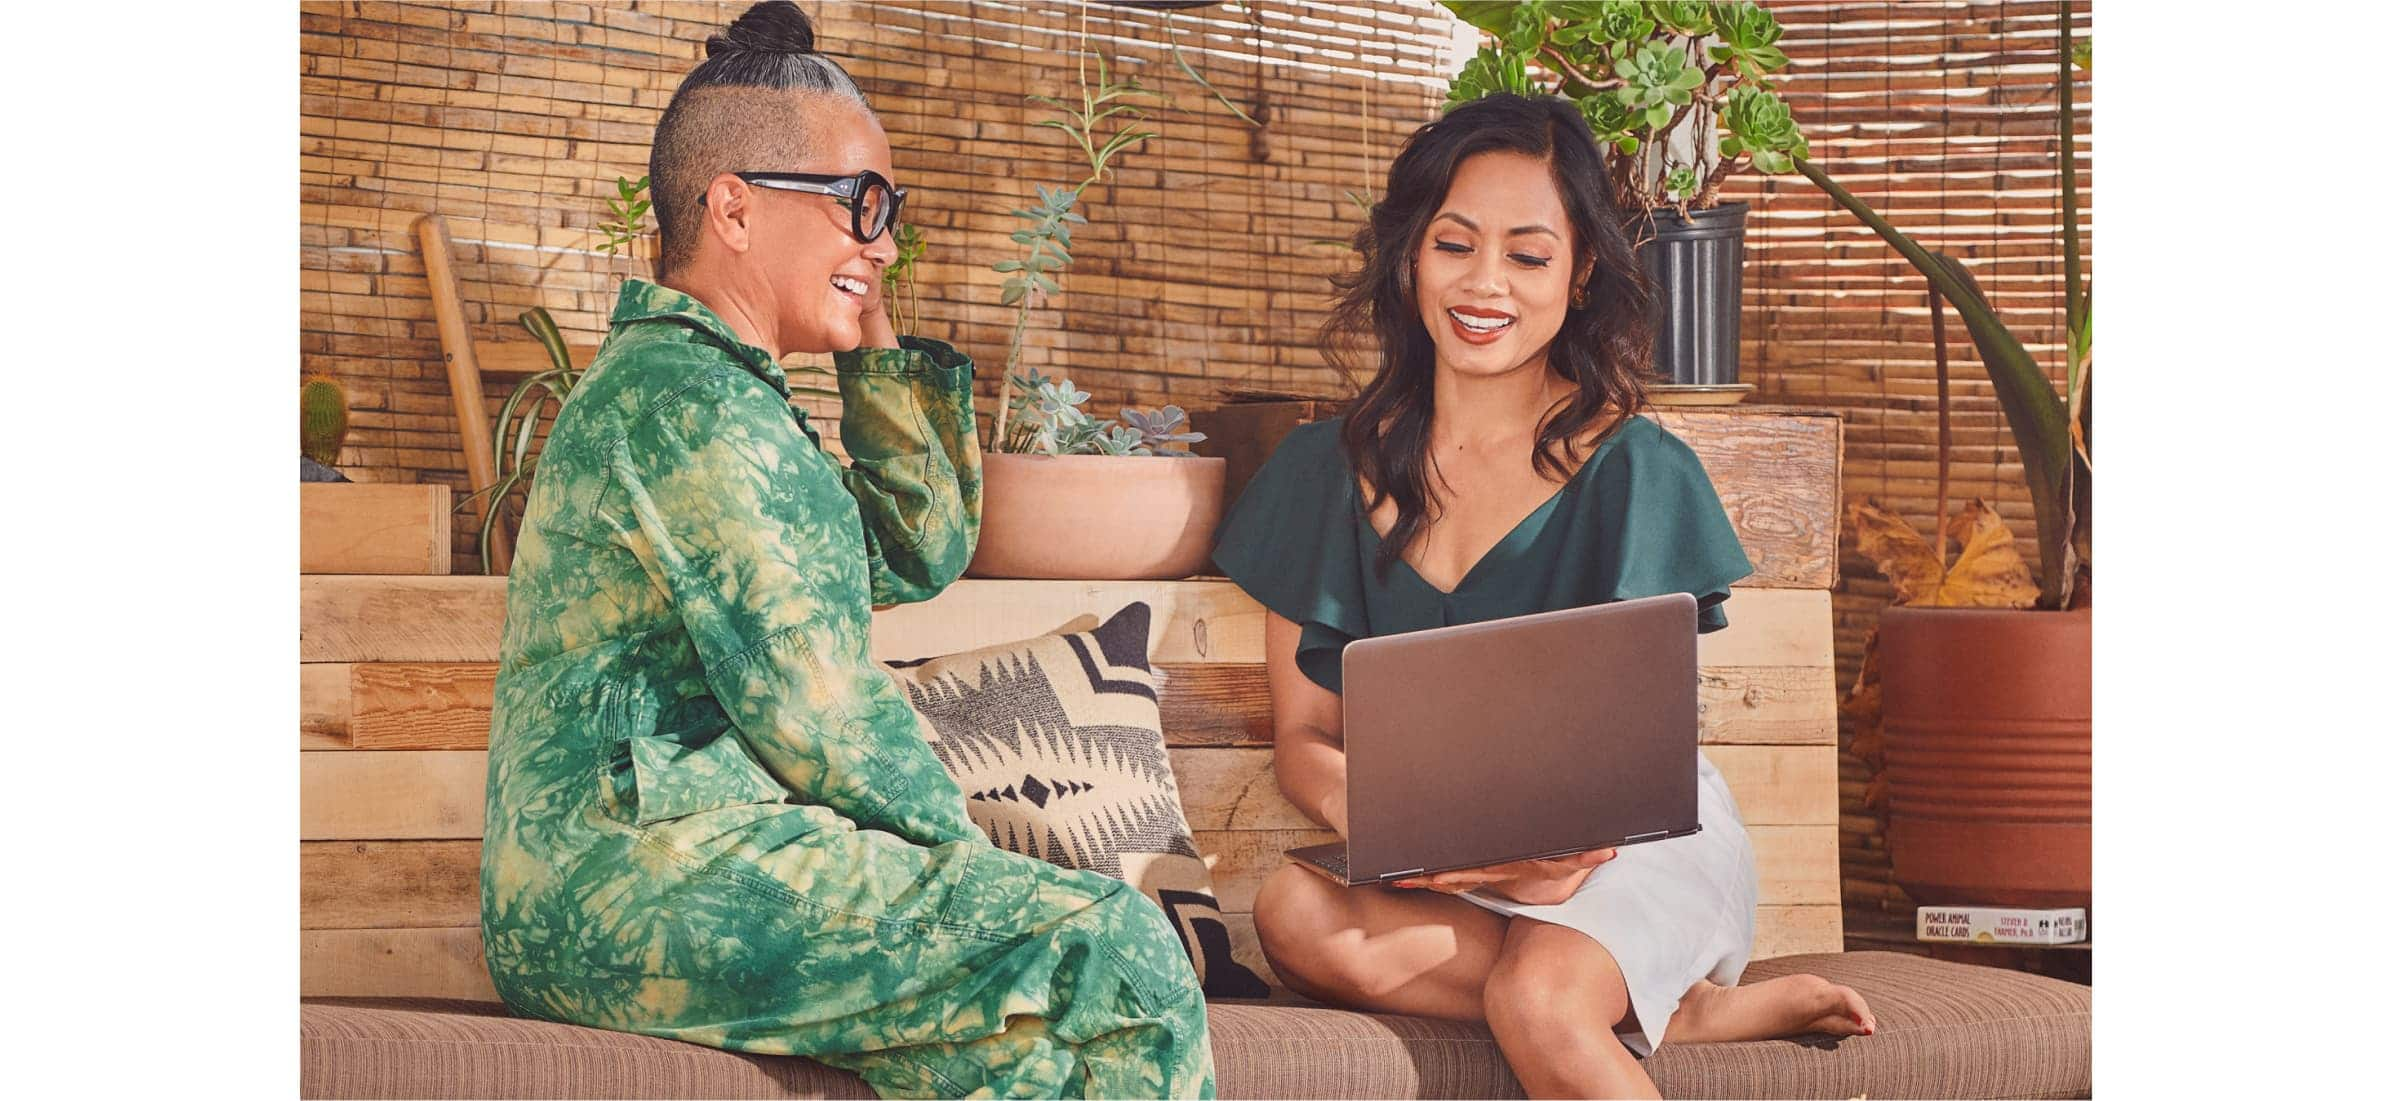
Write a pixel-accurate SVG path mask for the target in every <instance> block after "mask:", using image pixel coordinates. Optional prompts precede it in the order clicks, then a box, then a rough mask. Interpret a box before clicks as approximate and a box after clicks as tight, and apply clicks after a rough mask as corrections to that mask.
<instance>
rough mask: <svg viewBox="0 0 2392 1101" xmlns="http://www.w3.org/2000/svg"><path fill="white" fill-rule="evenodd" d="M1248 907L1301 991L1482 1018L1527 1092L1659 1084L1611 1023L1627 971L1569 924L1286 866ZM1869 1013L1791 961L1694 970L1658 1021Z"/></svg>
mask: <svg viewBox="0 0 2392 1101" xmlns="http://www.w3.org/2000/svg"><path fill="white" fill-rule="evenodd" d="M1254 910H1255V925H1256V931H1257V932H1258V933H1259V934H1260V935H1261V940H1262V947H1263V952H1264V954H1265V955H1266V956H1267V957H1269V959H1270V961H1271V966H1272V968H1273V969H1274V970H1275V971H1277V972H1278V974H1279V977H1280V979H1281V981H1283V982H1285V983H1287V985H1288V986H1289V987H1291V988H1293V989H1294V990H1296V991H1297V992H1299V993H1302V994H1304V995H1306V996H1308V997H1312V998H1315V999H1318V1000H1320V1001H1324V1002H1331V1003H1335V1004H1340V1005H1346V1006H1352V1007H1354V1008H1358V1009H1365V1010H1371V1011H1375V1012H1381V1013H1404V1014H1411V1015H1414V1016H1424V1017H1442V1018H1446V1019H1449V1020H1464V1021H1472V1020H1483V1021H1486V1022H1487V1025H1488V1028H1489V1029H1490V1030H1491V1031H1493V1032H1494V1033H1495V1040H1496V1043H1497V1044H1498V1045H1499V1046H1500V1047H1501V1048H1502V1049H1503V1052H1504V1058H1505V1060H1506V1061H1507V1062H1509V1063H1510V1064H1511V1066H1512V1071H1513V1073H1514V1074H1516V1075H1517V1076H1518V1077H1519V1079H1520V1083H1521V1085H1522V1086H1524V1087H1526V1088H1527V1090H1528V1092H1529V1094H1530V1096H1534V1097H1656V1096H1659V1094H1658V1093H1657V1092H1655V1090H1654V1087H1653V1082H1652V1079H1651V1078H1650V1077H1649V1076H1647V1075H1646V1074H1645V1072H1644V1069H1643V1067H1642V1066H1641V1065H1639V1064H1638V1062H1637V1060H1636V1058H1635V1056H1634V1055H1633V1054H1631V1053H1630V1052H1629V1051H1628V1049H1627V1047H1626V1046H1625V1045H1624V1044H1622V1043H1621V1042H1620V1040H1619V1038H1618V1036H1617V1035H1615V1033H1614V1031H1613V1030H1614V1029H1615V1028H1617V1027H1619V1026H1621V1025H1623V1024H1628V1025H1630V1026H1631V1027H1633V1024H1632V1021H1633V1018H1632V1014H1633V1007H1631V1006H1630V1004H1629V1001H1628V988H1627V981H1626V980H1625V979H1624V978H1622V977H1621V974H1620V969H1619V965H1618V963H1617V961H1615V960H1614V959H1613V958H1612V956H1611V953H1610V952H1609V951H1608V950H1606V949H1605V948H1604V947H1603V946H1602V945H1601V944H1598V943H1596V942H1595V941H1594V940H1592V939H1590V938H1588V937H1587V936H1585V935H1584V934H1581V933H1579V932H1577V931H1576V930H1573V929H1569V928H1565V927H1563V926H1558V925H1551V924H1548V923H1545V922H1540V921H1534V920H1530V919H1525V918H1510V917H1506V916H1504V915H1502V914H1498V913H1495V912H1494V911H1491V910H1487V909H1483V908H1481V907H1478V906H1474V905H1472V904H1470V903H1468V902H1465V901H1463V900H1461V899H1459V898H1453V897H1449V896H1446V895H1441V894H1436V893H1432V892H1427V891H1403V890H1395V889H1392V888H1377V887H1357V888H1346V887H1341V886H1338V885H1336V884H1334V883H1330V882H1329V881H1327V880H1325V879H1322V878H1321V877H1319V876H1317V875H1314V874H1313V873H1311V872H1307V871H1304V870H1302V869H1300V868H1296V867H1293V866H1289V867H1284V868H1281V869H1279V870H1278V871H1277V872H1275V873H1273V874H1272V876H1271V878H1270V879H1268V880H1267V881H1265V882H1264V884H1263V888H1262V892H1261V894H1260V895H1259V896H1258V897H1257V898H1256V900H1255V904H1254ZM1874 1027H1875V1020H1874V1018H1872V1017H1870V1016H1869V1014H1868V1008H1867V1006H1865V1005H1864V1004H1862V1002H1861V999H1860V996H1859V995H1858V994H1855V993H1853V991H1852V990H1851V989H1850V988H1848V987H1842V986H1837V985H1835V984H1833V983H1829V982H1827V981H1826V980H1825V979H1821V978H1819V977H1817V976H1815V975H1790V976H1786V977H1785V978H1780V979H1771V980H1768V981H1765V982H1759V983H1753V984H1750V985H1749V986H1738V987H1732V988H1730V987H1720V986H1717V985H1714V984H1712V983H1709V982H1698V983H1697V984H1695V986H1694V988H1693V989H1690V990H1689V991H1687V993H1686V995H1685V998H1684V999H1683V1000H1682V1001H1681V1002H1680V1004H1679V1008H1678V1011H1677V1012H1676V1014H1675V1015H1673V1016H1672V1017H1671V1018H1670V1020H1669V1023H1668V1027H1667V1028H1666V1030H1665V1035H1666V1037H1667V1038H1668V1039H1669V1040H1670V1041H1672V1042H1680V1043H1686V1042H1719V1041H1730V1040H1757V1039H1767V1038H1772V1037H1777V1036H1791V1035H1799V1034H1802V1033H1805V1032H1825V1033H1829V1034H1831V1035H1840V1036H1849V1035H1853V1034H1856V1033H1865V1032H1868V1031H1871V1030H1873V1029H1874Z"/></svg>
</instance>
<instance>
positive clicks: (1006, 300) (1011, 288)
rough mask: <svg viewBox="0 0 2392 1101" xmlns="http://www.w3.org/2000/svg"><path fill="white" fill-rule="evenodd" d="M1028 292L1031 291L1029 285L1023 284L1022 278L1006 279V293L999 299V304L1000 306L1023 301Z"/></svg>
mask: <svg viewBox="0 0 2392 1101" xmlns="http://www.w3.org/2000/svg"><path fill="white" fill-rule="evenodd" d="M1028 293H1030V289H1029V287H1027V286H1025V285H1023V284H1022V282H1021V281H1020V280H1016V279H1008V280H1006V281H1005V293H1004V294H1003V295H1002V296H1000V297H999V298H998V299H997V304H998V305H1000V306H1010V305H1013V304H1014V303H1016V302H1019V301H1021V300H1022V296H1023V295H1025V294H1028Z"/></svg>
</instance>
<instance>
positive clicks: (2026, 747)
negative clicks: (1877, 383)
mask: <svg viewBox="0 0 2392 1101" xmlns="http://www.w3.org/2000/svg"><path fill="white" fill-rule="evenodd" d="M1877 658H1878V662H1879V668H1880V669H1881V670H1882V675H1883V677H1884V684H1885V767H1886V774H1887V785H1886V786H1887V800H1888V804H1889V806H1888V810H1889V812H1890V814H1889V817H1890V822H1889V825H1888V836H1887V839H1886V848H1887V850H1888V855H1889V856H1891V857H1892V858H1893V864H1894V881H1895V882H1897V883H1899V884H1901V885H1902V889H1903V890H1904V891H1906V892H1908V893H1909V894H1910V896H1911V897H1912V898H1913V899H1916V900H1917V901H1918V902H1919V903H1920V904H1922V905H1931V906H1932V905H1972V904H1975V905H1994V906H2086V905H2090V903H2091V901H2092V897H2093V613H2092V612H2090V611H2083V612H2034V611H2003V610H1999V609H1990V608H1888V609H1886V610H1885V616H1884V618H1883V619H1882V620H1880V621H1879V624H1878V634H1877Z"/></svg>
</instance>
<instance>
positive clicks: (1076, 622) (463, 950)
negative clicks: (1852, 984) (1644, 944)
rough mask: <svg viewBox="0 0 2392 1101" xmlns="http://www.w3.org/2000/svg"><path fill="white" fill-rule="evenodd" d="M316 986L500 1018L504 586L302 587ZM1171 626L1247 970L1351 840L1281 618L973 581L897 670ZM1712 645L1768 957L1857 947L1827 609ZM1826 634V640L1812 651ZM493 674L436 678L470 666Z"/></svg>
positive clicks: (381, 580) (1213, 596) (1176, 588)
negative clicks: (1287, 771) (1312, 850)
mask: <svg viewBox="0 0 2392 1101" xmlns="http://www.w3.org/2000/svg"><path fill="white" fill-rule="evenodd" d="M301 589H302V619H301V632H302V637H303V643H302V649H303V651H304V652H305V653H306V654H307V655H308V656H309V657H310V658H323V659H332V660H323V661H315V662H311V663H310V664H308V665H305V666H303V674H302V676H301V689H300V690H301V697H302V704H301V714H302V719H301V729H300V739H299V740H300V748H301V749H302V750H303V751H305V752H303V754H302V756H301V760H300V777H301V780H300V784H301V787H300V792H301V794H300V839H301V866H302V869H303V873H302V881H303V890H302V903H301V908H300V918H301V921H300V924H301V927H302V930H303V935H304V943H305V949H304V951H303V953H302V962H301V981H302V986H303V989H304V990H305V991H306V992H307V993H308V994H311V995H347V996H358V995H376V994H399V993H402V992H403V993H406V994H410V995H418V996H426V997H451V998H486V997H489V996H491V995H490V990H489V985H488V979H487V978H486V977H484V976H483V975H482V974H481V973H480V964H479V933H478V931H477V929H476V923H477V922H478V920H479V913H478V910H477V909H476V904H475V898H476V896H475V893H474V891H475V884H476V882H477V875H478V869H479V859H478V858H479V844H478V839H479V838H480V837H481V832H482V813H483V793H482V783H483V773H484V760H485V756H484V753H483V752H482V751H483V750H484V749H485V748H486V747H487V745H488V739H489V716H490V706H491V691H492V684H493V678H494V677H495V675H496V666H495V664H493V662H492V660H491V659H494V658H495V657H496V656H497V653H496V646H497V637H498V630H497V628H498V625H499V624H500V623H501V622H503V619H504V595H505V586H504V582H503V580H502V579H497V578H480V577H439V578H395V577H369V576H349V577H325V576H319V577H309V578H303V579H302V582H301ZM1133 600H1143V601H1145V602H1147V603H1148V604H1149V605H1150V606H1151V607H1153V608H1154V610H1155V612H1156V614H1155V616H1154V626H1153V627H1152V629H1151V630H1152V635H1151V636H1150V639H1149V646H1150V650H1151V652H1152V653H1154V654H1155V655H1156V656H1157V657H1158V658H1159V659H1161V660H1160V661H1159V662H1158V665H1159V666H1160V668H1161V669H1162V670H1163V674H1164V675H1163V677H1162V683H1161V692H1160V697H1161V698H1160V701H1159V702H1160V703H1161V705H1162V708H1163V711H1164V714H1165V721H1164V731H1165V736H1166V740H1167V741H1168V742H1169V743H1170V744H1171V746H1172V751H1171V752H1172V765H1173V770H1174V772H1175V773H1176V774H1177V775H1178V777H1179V782H1180V788H1181V801H1182V803H1183V805H1184V807H1185V809H1186V811H1187V814H1188V818H1189V823H1190V825H1191V826H1192V827H1193V828H1194V829H1195V831H1196V844H1197V848H1198V850H1199V851H1200V852H1202V853H1204V854H1205V855H1206V857H1207V858H1208V860H1209V861H1210V862H1211V863H1212V864H1213V874H1214V880H1215V885H1216V887H1217V889H1218V891H1219V895H1220V899H1221V904H1222V910H1223V912H1224V914H1225V916H1227V917H1228V918H1229V920H1230V927H1231V932H1232V939H1233V942H1234V943H1235V945H1236V947H1237V954H1238V955H1239V956H1240V958H1241V960H1242V961H1243V962H1245V963H1246V964H1247V965H1248V966H1250V967H1253V968H1255V969H1256V970H1257V971H1258V972H1261V973H1263V974H1265V975H1266V976H1267V975H1268V973H1269V972H1268V964H1267V963H1266V961H1264V960H1263V958H1262V955H1261V952H1260V949H1259V947H1258V946H1257V944H1256V941H1255V939H1254V935H1253V918H1252V911H1253V902H1254V895H1255V892H1256V891H1257V890H1258V889H1259V888H1260V886H1261V882H1262V880H1263V878H1264V877H1265V876H1267V875H1268V874H1269V873H1270V872H1271V871H1272V869H1274V868H1276V867H1277V866H1278V864H1279V862H1280V854H1281V853H1283V852H1285V851H1286V850H1287V849H1289V848H1293V847H1297V846H1301V845H1307V844H1314V843H1317V842H1319V841H1321V840H1324V839H1327V838H1328V837H1330V836H1331V835H1330V834H1328V833H1327V832H1326V831H1323V830H1320V829H1317V828H1315V827H1314V826H1313V825H1312V824H1311V823H1310V822H1309V821H1307V820H1306V819H1305V818H1304V817H1303V816H1302V815H1301V814H1299V813H1298V812H1297V811H1296V810H1295V808H1293V807H1291V806H1289V805H1288V804H1287V803H1286V801H1285V800H1284V799H1282V798H1281V797H1280V795H1279V791H1278V786H1277V784H1276V782H1275V781H1274V780H1273V779H1272V777H1271V774H1270V750H1269V749H1268V748H1267V747H1268V745H1269V739H1270V732H1269V719H1270V717H1269V713H1268V702H1267V700H1268V697H1267V693H1266V690H1265V687H1264V684H1263V668H1262V664H1261V659H1262V653H1261V645H1262V637H1261V636H1262V633H1261V623H1262V618H1263V612H1262V609H1261V607H1260V606H1259V605H1256V604H1255V603H1254V602H1253V601H1252V600H1251V599H1250V598H1248V597H1247V596H1246V595H1245V594H1244V593H1243V592H1242V591H1240V590H1239V589H1238V588H1237V587H1236V586H1235V585H1232V584H1230V583H1228V582H1226V581H1179V582H1142V583H1141V582H1122V583H1089V582H1061V581H1057V582H1042V581H969V580H967V581H963V582H959V583H957V584H956V585H955V586H953V587H952V588H950V589H949V590H948V591H947V592H946V593H944V594H941V595H940V596H939V598H938V599H936V600H933V601H929V602H927V603H924V604H919V605H908V606H903V607H898V608H892V609H888V610H885V611H882V612H879V613H877V614H876V615H875V617H874V622H873V636H874V650H875V653H876V656H878V657H880V658H882V659H884V660H887V659H900V658H912V657H924V656H930V655H934V654H940V653H950V652H955V651H959V650H967V649H972V648H975V647H978V646H983V645H989V644H992V643H998V642H1006V641H1012V640H1015V639H1019V638H1026V637H1030V636H1033V635H1037V634H1042V633H1046V632H1049V631H1055V630H1067V629H1074V628H1078V627H1082V626H1086V625H1089V624H1092V623H1095V622H1098V621H1100V620H1101V619H1102V618H1103V617H1105V616H1108V615H1110V614H1112V612H1114V611H1115V610H1118V609H1119V608H1120V607H1121V606H1122V605H1125V604H1127V603H1129V602H1131V601H1133ZM1730 606H1731V607H1732V608H1734V609H1735V614H1734V615H1733V617H1732V619H1733V621H1734V624H1735V625H1734V626H1732V627H1730V628H1729V629H1728V630H1726V631H1722V632H1719V633H1716V634H1713V635H1708V636H1705V637H1704V639H1703V640H1702V643H1701V654H1702V661H1703V671H1704V672H1703V683H1704V698H1703V716H1704V718H1703V740H1704V742H1705V744H1706V747H1707V748H1706V752H1707V753H1709V754H1710V756H1711V759H1712V760H1713V761H1714V762H1715V763H1716V764H1717V765H1718V766H1719V768H1720V770H1721V772H1722V773H1723V774H1724V775H1725V776H1726V777H1727V779H1728V783H1729V785H1730V787H1731V788H1732V789H1733V790H1734V791H1735V793H1736V797H1737V801H1738V803H1739V805H1740V806H1741V807H1742V808H1743V810H1744V815H1745V819H1746V822H1747V824H1748V825H1750V826H1751V827H1752V834H1753V841H1754V846H1755V848H1756V850H1757V855H1758V858H1759V860H1760V864H1761V872H1762V876H1761V883H1762V911H1761V917H1760V926H1759V928H1760V933H1759V945H1758V949H1759V954H1760V955H1763V956H1771V955H1784V954H1791V953H1798V952H1821V951H1835V950H1838V949H1839V948H1841V946H1842V936H1843V933H1842V919H1841V913H1842V911H1841V908H1840V898H1839V895H1838V889H1837V861H1836V836H1835V831H1836V817H1837V811H1836V792H1835V745H1834V743H1835V715H1834V700H1833V691H1834V689H1833V684H1832V672H1831V667H1830V664H1829V663H1830V662H1831V661H1832V655H1831V654H1830V653H1829V651H1828V645H1827V639H1826V635H1825V629H1826V620H1827V606H1826V594H1825V593H1822V592H1816V591H1807V590H1789V589H1751V590H1740V591H1739V592H1738V594H1737V595H1736V597H1734V598H1733V599H1732V600H1731V603H1730ZM1806 636H1808V637H1807V638H1806ZM460 658H473V659H477V660H427V659H460Z"/></svg>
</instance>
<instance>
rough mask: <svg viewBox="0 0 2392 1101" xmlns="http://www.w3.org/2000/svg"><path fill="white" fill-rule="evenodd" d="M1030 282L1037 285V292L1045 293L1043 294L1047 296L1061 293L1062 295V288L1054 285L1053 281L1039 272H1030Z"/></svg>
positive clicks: (1056, 284)
mask: <svg viewBox="0 0 2392 1101" xmlns="http://www.w3.org/2000/svg"><path fill="white" fill-rule="evenodd" d="M1030 280H1031V282H1034V283H1036V284H1038V289H1039V290H1042V291H1045V292H1047V293H1048V294H1062V293H1063V287H1062V286H1061V285H1060V284H1058V283H1056V282H1055V281H1054V280H1052V279H1049V278H1047V277H1046V275H1045V274H1044V273H1041V272H1031V273H1030Z"/></svg>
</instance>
